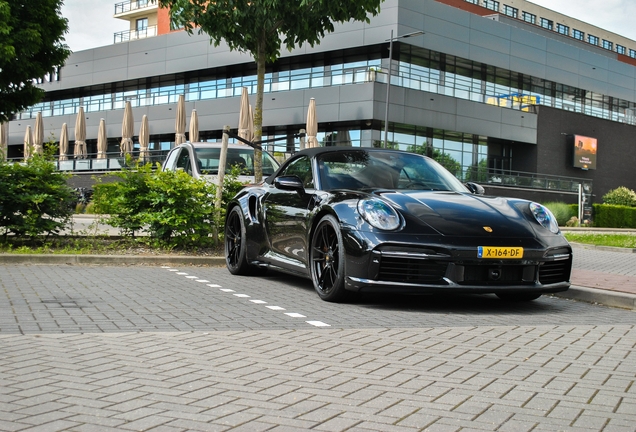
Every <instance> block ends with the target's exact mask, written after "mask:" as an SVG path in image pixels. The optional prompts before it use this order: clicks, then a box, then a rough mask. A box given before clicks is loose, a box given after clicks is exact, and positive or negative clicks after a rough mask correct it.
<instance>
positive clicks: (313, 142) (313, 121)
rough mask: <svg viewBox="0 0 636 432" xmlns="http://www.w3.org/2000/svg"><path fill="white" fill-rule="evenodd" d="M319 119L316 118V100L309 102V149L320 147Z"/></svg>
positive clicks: (312, 99)
mask: <svg viewBox="0 0 636 432" xmlns="http://www.w3.org/2000/svg"><path fill="white" fill-rule="evenodd" d="M316 135H318V119H317V117H316V99H314V98H311V99H310V100H309V109H307V148H312V147H318V139H317V138H316Z"/></svg>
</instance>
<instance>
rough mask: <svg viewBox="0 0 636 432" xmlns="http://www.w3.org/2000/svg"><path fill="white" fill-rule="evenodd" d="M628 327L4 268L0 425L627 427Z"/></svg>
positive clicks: (583, 315)
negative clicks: (330, 300)
mask: <svg viewBox="0 0 636 432" xmlns="http://www.w3.org/2000/svg"><path fill="white" fill-rule="evenodd" d="M582 255H584V254H581V256H582ZM603 259H604V258H603ZM596 261H598V259H597V260H596ZM577 265H578V263H577ZM635 326H636V312H633V311H627V310H621V309H614V308H607V307H603V306H598V305H591V304H587V303H581V302H576V301H572V300H566V299H559V298H555V297H549V296H548V297H543V298H541V299H539V300H538V301H535V302H531V303H522V304H517V303H506V302H501V301H499V300H497V299H496V298H494V296H461V297H456V298H449V297H395V298H393V297H388V296H365V297H362V298H360V299H358V300H357V301H356V302H354V303H351V304H339V305H334V304H329V303H326V302H322V301H320V300H319V299H318V298H317V296H316V295H315V293H313V291H312V288H311V284H310V283H309V282H308V281H305V280H302V279H296V278H290V277H287V276H283V275H280V274H275V273H272V274H270V275H268V276H267V277H263V278H242V277H233V276H231V275H229V273H228V272H227V270H225V269H224V268H206V267H184V268H160V267H158V266H136V267H106V266H39V265H38V266H28V265H3V266H0V430H2V431H5V430H7V431H9V430H74V431H84V430H99V431H102V430H120V431H121V430H123V431H133V430H156V431H185V430H220V431H224V430H248V431H258V430H271V431H284V430H309V429H312V430H323V431H344V430H347V431H391V430H396V431H407V430H408V431H411V430H431V431H438V430H439V431H458V430H466V431H467V430H485V431H490V430H499V431H505V430H513V431H524V430H528V431H530V430H532V431H544V430H546V431H547V430H550V431H554V430H565V431H580V430H596V431H601V430H603V431H610V430H611V431H636V385H634V381H636V352H635V350H636V327H635Z"/></svg>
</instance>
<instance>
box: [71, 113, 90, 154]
mask: <svg viewBox="0 0 636 432" xmlns="http://www.w3.org/2000/svg"><path fill="white" fill-rule="evenodd" d="M73 155H74V156H75V159H86V155H87V151H86V118H85V117H84V107H79V110H78V111H77V118H76V119H75V145H74V146H73Z"/></svg>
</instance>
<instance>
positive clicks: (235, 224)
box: [225, 206, 252, 275]
mask: <svg viewBox="0 0 636 432" xmlns="http://www.w3.org/2000/svg"><path fill="white" fill-rule="evenodd" d="M246 248H247V247H246V232H245V222H244V220H243V214H242V212H241V209H240V207H238V206H234V207H232V209H231V210H230V214H229V215H228V216H227V219H226V221H225V265H226V266H227V269H228V270H229V271H230V273H232V274H234V275H249V274H251V273H252V270H251V266H250V265H249V263H248V262H247V257H246Z"/></svg>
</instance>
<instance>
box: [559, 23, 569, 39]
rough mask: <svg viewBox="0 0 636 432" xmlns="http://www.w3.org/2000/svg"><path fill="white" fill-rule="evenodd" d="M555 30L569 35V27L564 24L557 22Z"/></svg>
mask: <svg viewBox="0 0 636 432" xmlns="http://www.w3.org/2000/svg"><path fill="white" fill-rule="evenodd" d="M556 31H557V33H560V34H562V35H566V36H570V27H568V26H566V25H563V24H557V26H556Z"/></svg>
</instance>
